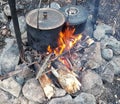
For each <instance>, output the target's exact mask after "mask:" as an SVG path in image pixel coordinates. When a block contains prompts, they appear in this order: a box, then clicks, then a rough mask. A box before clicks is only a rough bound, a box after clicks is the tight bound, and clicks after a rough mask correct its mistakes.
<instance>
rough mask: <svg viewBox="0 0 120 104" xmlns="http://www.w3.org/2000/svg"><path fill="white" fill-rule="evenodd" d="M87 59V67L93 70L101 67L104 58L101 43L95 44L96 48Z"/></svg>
mask: <svg viewBox="0 0 120 104" xmlns="http://www.w3.org/2000/svg"><path fill="white" fill-rule="evenodd" d="M88 52H89V51H88ZM87 57H88V61H87V63H86V67H89V68H91V69H95V68H98V67H100V65H101V64H102V56H101V46H100V43H99V42H97V43H96V44H95V48H94V49H93V50H91V52H89V53H88V54H87Z"/></svg>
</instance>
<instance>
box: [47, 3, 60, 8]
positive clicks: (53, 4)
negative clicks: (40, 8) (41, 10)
mask: <svg viewBox="0 0 120 104" xmlns="http://www.w3.org/2000/svg"><path fill="white" fill-rule="evenodd" d="M48 7H49V6H48ZM50 8H53V9H60V8H61V7H60V5H59V4H58V3H57V2H51V3H50Z"/></svg>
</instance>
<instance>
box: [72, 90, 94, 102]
mask: <svg viewBox="0 0 120 104" xmlns="http://www.w3.org/2000/svg"><path fill="white" fill-rule="evenodd" d="M74 101H75V102H77V103H78V104H96V99H95V97H94V96H93V95H92V94H89V93H84V92H82V93H81V94H79V95H78V96H77V97H76V98H75V99H74Z"/></svg>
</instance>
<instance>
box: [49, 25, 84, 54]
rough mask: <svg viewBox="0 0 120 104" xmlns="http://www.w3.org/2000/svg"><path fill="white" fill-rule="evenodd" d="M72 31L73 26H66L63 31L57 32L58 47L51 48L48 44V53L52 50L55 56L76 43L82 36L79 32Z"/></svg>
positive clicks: (73, 29)
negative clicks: (75, 33) (77, 33)
mask: <svg viewBox="0 0 120 104" xmlns="http://www.w3.org/2000/svg"><path fill="white" fill-rule="evenodd" d="M74 32H75V28H73V27H70V26H67V27H66V29H65V31H64V32H60V33H59V38H58V42H57V43H58V47H57V48H55V49H54V50H53V49H52V48H51V46H50V45H49V46H48V48H47V51H48V52H49V53H52V52H54V54H55V55H56V56H57V55H60V54H62V53H63V52H64V51H67V50H70V49H71V48H72V47H73V46H74V45H75V43H77V42H78V41H79V40H80V39H81V38H82V35H81V34H79V35H74Z"/></svg>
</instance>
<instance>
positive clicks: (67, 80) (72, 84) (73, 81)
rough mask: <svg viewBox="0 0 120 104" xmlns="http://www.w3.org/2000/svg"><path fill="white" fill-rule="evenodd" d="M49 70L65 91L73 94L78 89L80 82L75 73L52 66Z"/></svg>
mask: <svg viewBox="0 0 120 104" xmlns="http://www.w3.org/2000/svg"><path fill="white" fill-rule="evenodd" d="M51 70H52V73H53V74H54V75H55V76H56V77H57V79H58V81H59V83H60V85H61V86H62V88H63V89H65V91H66V92H67V93H69V94H73V93H76V92H77V91H78V90H80V86H81V84H80V82H79V81H78V79H77V78H76V74H75V73H74V72H72V71H69V70H65V69H58V70H55V69H54V68H53V67H52V69H51Z"/></svg>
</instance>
